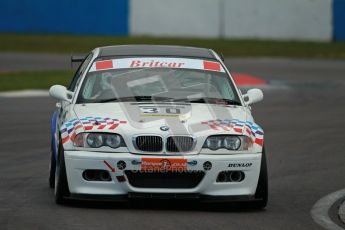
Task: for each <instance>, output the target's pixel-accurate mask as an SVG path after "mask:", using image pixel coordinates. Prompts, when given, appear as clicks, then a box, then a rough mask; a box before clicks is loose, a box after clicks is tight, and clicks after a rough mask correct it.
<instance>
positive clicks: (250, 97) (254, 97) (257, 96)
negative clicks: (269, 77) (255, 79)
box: [243, 89, 264, 105]
mask: <svg viewBox="0 0 345 230" xmlns="http://www.w3.org/2000/svg"><path fill="white" fill-rule="evenodd" d="M243 98H244V101H245V103H246V104H247V105H251V104H254V103H256V102H259V101H262V100H263V99H264V94H263V93H262V90H261V89H250V90H248V91H247V93H246V94H244V95H243Z"/></svg>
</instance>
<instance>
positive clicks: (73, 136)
mask: <svg viewBox="0 0 345 230" xmlns="http://www.w3.org/2000/svg"><path fill="white" fill-rule="evenodd" d="M75 136H77V134H75V133H73V134H72V135H71V141H74V138H75Z"/></svg>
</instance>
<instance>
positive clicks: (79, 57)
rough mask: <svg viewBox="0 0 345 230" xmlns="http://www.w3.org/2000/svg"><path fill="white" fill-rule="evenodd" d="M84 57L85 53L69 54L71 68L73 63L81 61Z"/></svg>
mask: <svg viewBox="0 0 345 230" xmlns="http://www.w3.org/2000/svg"><path fill="white" fill-rule="evenodd" d="M85 58H86V55H71V67H72V68H73V63H82V62H83V61H84V60H85Z"/></svg>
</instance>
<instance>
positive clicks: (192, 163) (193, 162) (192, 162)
mask: <svg viewBox="0 0 345 230" xmlns="http://www.w3.org/2000/svg"><path fill="white" fill-rule="evenodd" d="M187 164H188V165H190V166H195V165H197V164H198V162H197V161H196V160H194V161H188V162H187Z"/></svg>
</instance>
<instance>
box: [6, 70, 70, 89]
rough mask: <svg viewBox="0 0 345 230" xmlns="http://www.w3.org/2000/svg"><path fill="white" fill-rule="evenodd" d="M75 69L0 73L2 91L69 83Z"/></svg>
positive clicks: (41, 87) (43, 87)
mask: <svg viewBox="0 0 345 230" xmlns="http://www.w3.org/2000/svg"><path fill="white" fill-rule="evenodd" d="M72 76H73V71H35V72H33V71H32V72H31V71H30V72H13V73H0V91H10V90H22V89H49V87H50V86H52V85H55V84H60V85H66V86H67V85H68V84H69V82H70V81H71V79H72Z"/></svg>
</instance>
